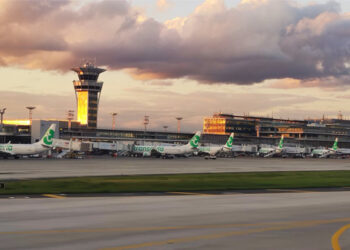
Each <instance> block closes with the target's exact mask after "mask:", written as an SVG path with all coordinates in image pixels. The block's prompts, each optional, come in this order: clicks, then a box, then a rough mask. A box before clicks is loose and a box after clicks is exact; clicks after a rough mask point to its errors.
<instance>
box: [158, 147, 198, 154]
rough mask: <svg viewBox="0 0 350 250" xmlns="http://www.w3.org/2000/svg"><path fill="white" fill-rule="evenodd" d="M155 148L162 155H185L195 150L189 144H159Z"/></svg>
mask: <svg viewBox="0 0 350 250" xmlns="http://www.w3.org/2000/svg"><path fill="white" fill-rule="evenodd" d="M155 150H156V151H157V152H158V153H160V154H161V155H185V154H191V153H193V152H194V149H193V148H192V147H190V146H188V145H182V146H177V145H176V146H159V147H155Z"/></svg>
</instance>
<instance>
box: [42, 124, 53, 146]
mask: <svg viewBox="0 0 350 250" xmlns="http://www.w3.org/2000/svg"><path fill="white" fill-rule="evenodd" d="M55 130H56V124H51V126H50V127H49V129H48V130H47V131H46V133H45V135H44V136H43V138H41V140H40V142H39V143H40V144H41V145H43V146H46V147H51V146H52V143H53V138H54V137H55Z"/></svg>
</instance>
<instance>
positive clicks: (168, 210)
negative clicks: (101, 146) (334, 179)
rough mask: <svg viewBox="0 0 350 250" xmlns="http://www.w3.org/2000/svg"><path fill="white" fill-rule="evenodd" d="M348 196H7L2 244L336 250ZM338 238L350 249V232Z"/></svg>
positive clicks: (0, 208)
mask: <svg viewBox="0 0 350 250" xmlns="http://www.w3.org/2000/svg"><path fill="white" fill-rule="evenodd" d="M349 195H350V193H349V192H345V191H343V192H331V193H327V192H322V193H320V192H305V193H269V194H226V195H187V194H183V195H175V196H174V195H172V196H139V197H100V198H97V197H95V198H62V199H55V198H46V199H32V198H30V199H24V198H21V199H17V198H16V199H3V200H1V201H0V202H1V205H0V215H1V216H0V242H1V245H0V248H1V249H105V248H107V249H244V250H245V249H249V250H251V249H259V250H260V249H305V250H306V249H307V250H310V249H311V250H312V249H317V250H322V249H327V250H329V249H332V241H331V239H332V236H333V235H334V234H335V233H336V232H337V231H338V230H339V229H340V228H341V227H343V226H344V225H348V224H349V223H350V212H349V207H350V196H349ZM58 198H61V197H60V196H58ZM338 236H339V240H337V242H338V243H339V244H340V246H341V247H342V249H349V248H350V231H349V230H347V231H345V232H343V233H342V234H339V235H338ZM334 243H336V242H334Z"/></svg>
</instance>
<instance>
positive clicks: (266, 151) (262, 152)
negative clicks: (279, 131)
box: [258, 135, 284, 158]
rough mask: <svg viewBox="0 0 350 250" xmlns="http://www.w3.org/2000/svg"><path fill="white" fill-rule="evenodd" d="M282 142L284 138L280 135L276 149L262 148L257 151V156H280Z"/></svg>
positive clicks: (271, 147)
mask: <svg viewBox="0 0 350 250" xmlns="http://www.w3.org/2000/svg"><path fill="white" fill-rule="evenodd" d="M283 141H284V136H283V135H282V136H281V139H280V142H279V143H278V146H277V147H273V146H270V147H262V148H260V149H259V151H258V155H259V156H263V157H265V158H267V157H272V156H274V155H276V154H280V153H281V152H282V151H283Z"/></svg>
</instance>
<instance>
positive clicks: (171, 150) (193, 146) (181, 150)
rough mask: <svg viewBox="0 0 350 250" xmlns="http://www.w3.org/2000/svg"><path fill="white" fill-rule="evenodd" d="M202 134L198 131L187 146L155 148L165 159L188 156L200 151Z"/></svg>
mask: <svg viewBox="0 0 350 250" xmlns="http://www.w3.org/2000/svg"><path fill="white" fill-rule="evenodd" d="M200 137H201V132H200V131H197V132H196V133H195V135H194V136H193V137H192V138H191V140H190V141H189V142H188V143H187V144H186V145H176V144H174V145H165V146H157V147H155V148H154V150H155V151H156V152H158V153H159V154H160V155H161V156H162V158H163V159H166V158H175V156H188V155H190V154H192V153H193V152H195V150H197V149H198V145H199V140H200Z"/></svg>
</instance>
